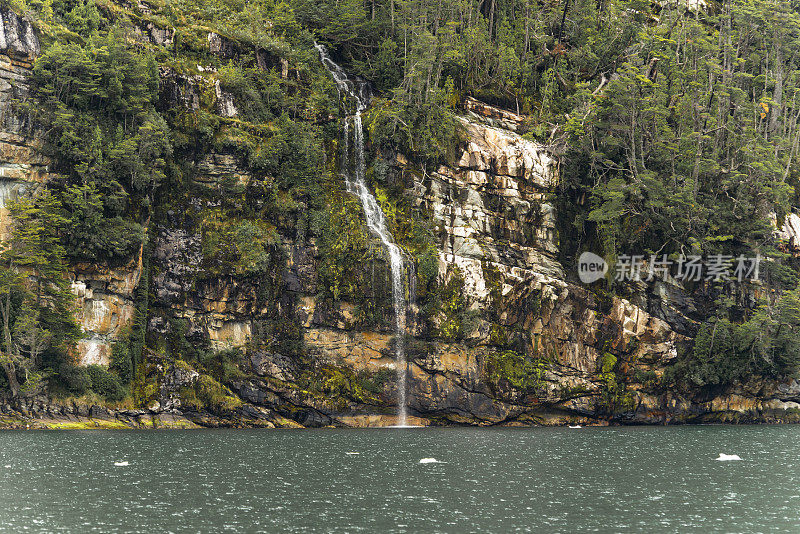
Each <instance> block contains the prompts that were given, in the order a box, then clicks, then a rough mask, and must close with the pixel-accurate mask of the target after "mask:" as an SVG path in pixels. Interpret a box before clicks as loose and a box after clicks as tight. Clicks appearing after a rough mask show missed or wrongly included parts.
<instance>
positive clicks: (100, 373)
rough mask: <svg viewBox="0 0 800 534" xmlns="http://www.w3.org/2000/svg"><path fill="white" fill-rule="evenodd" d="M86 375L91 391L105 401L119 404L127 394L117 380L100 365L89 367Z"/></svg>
mask: <svg viewBox="0 0 800 534" xmlns="http://www.w3.org/2000/svg"><path fill="white" fill-rule="evenodd" d="M86 373H87V375H88V377H89V379H90V381H91V384H92V385H91V389H92V391H95V392H96V393H98V394H99V395H102V396H103V397H104V398H105V399H106V400H107V401H110V402H119V401H121V400H122V399H124V398H125V395H126V394H127V392H126V390H125V388H124V387H123V385H122V383H121V382H120V380H119V378H118V377H117V376H116V375H115V374H113V373H110V372H109V371H108V370H107V369H106V368H105V367H103V366H101V365H89V366H87V367H86Z"/></svg>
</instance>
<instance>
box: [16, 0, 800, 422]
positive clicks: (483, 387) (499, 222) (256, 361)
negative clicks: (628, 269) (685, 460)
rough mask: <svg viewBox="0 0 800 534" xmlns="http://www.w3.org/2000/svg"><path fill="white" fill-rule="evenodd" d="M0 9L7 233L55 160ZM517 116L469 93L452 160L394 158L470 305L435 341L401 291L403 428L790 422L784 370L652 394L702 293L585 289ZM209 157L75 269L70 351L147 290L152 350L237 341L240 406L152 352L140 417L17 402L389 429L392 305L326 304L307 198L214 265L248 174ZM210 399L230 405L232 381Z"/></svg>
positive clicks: (30, 42) (217, 91) (94, 343)
mask: <svg viewBox="0 0 800 534" xmlns="http://www.w3.org/2000/svg"><path fill="white" fill-rule="evenodd" d="M700 4H702V2H699V3H698V5H700ZM0 19H1V22H2V24H0V238H2V237H5V236H7V235H8V232H9V221H8V212H7V209H6V204H7V202H8V201H9V200H11V199H13V198H15V197H16V196H17V195H19V194H22V193H24V192H26V191H31V190H33V189H34V188H36V187H37V186H38V185H39V184H40V183H42V182H44V181H46V180H47V179H48V178H49V175H48V163H49V162H48V161H47V160H46V158H44V157H42V155H41V150H40V143H39V141H38V140H37V135H36V132H34V131H31V128H30V125H29V124H27V122H26V120H25V117H20V116H18V114H15V113H14V111H13V109H12V107H11V102H12V100H14V99H24V98H25V97H26V95H27V86H26V84H27V79H28V77H29V75H30V69H31V64H32V61H33V60H34V59H35V58H36V56H37V54H38V53H39V43H38V40H37V38H36V35H35V34H34V32H33V30H32V28H31V25H30V24H29V23H28V22H27V21H25V20H24V19H22V18H20V17H18V16H17V15H14V14H13V13H11V12H10V11H7V10H2V9H0ZM135 34H136V35H137V36H138V38H140V40H142V41H146V42H148V43H151V44H155V45H159V46H170V44H171V43H172V41H173V39H174V32H172V31H168V30H166V29H163V28H158V27H156V26H153V25H152V24H150V25H148V26H146V27H141V28H138V29H137V31H136V32H135ZM208 46H209V50H210V52H211V53H213V54H214V55H215V56H217V57H218V58H220V59H231V58H236V57H238V56H239V55H240V54H242V50H239V48H237V45H236V43H234V42H233V41H230V40H228V39H227V38H225V37H223V36H220V35H218V34H214V33H211V34H208ZM255 56H256V59H257V64H258V65H259V67H260V68H263V69H267V68H278V69H280V73H281V76H282V77H283V78H288V77H292V78H294V77H296V76H299V73H297V72H296V71H293V70H291V69H290V67H289V63H288V62H287V61H286V60H277V59H276V58H275V57H272V56H271V55H270V54H269V53H268V52H267V51H265V50H261V49H258V50H255ZM191 72H193V74H191V75H190V74H178V73H177V72H175V71H174V70H173V69H171V68H162V70H161V80H160V81H161V90H160V94H161V98H160V106H161V107H162V108H169V107H174V106H181V107H182V108H184V109H185V110H187V111H188V112H192V111H193V110H197V109H198V108H200V107H201V101H203V99H204V98H206V97H209V98H212V103H213V106H214V107H215V109H216V112H217V114H218V115H220V116H221V117H226V118H232V117H236V116H237V113H238V110H237V106H236V102H235V101H234V98H233V96H232V95H231V94H229V93H227V92H225V91H224V90H223V88H222V87H221V86H220V83H219V81H210V79H209V78H208V77H205V76H203V75H199V74H196V72H201V73H208V72H212V73H213V72H214V71H213V69H212V68H209V67H201V66H199V65H198V66H197V71H191ZM290 73H291V74H290ZM211 95H213V97H212V96H211ZM239 109H245V108H244V107H241V106H240V107H239ZM525 122H526V121H525V118H524V117H521V116H519V115H517V114H514V113H512V112H509V111H506V110H500V109H497V108H493V107H491V106H488V105H486V104H483V103H481V102H479V101H477V100H474V99H469V100H467V101H466V102H465V104H464V115H463V116H462V117H461V118H459V123H460V140H459V142H458V146H456V147H453V148H454V150H453V153H454V155H453V156H452V158H451V160H450V161H449V162H448V163H447V164H442V165H440V166H439V167H438V168H436V169H422V168H420V166H419V165H418V164H417V163H416V162H413V161H410V160H409V158H408V157H406V156H404V155H402V154H393V155H391V157H389V158H387V160H388V161H389V166H390V170H389V171H388V175H389V176H391V177H392V179H393V180H395V182H396V183H399V184H403V185H404V186H405V196H406V197H407V200H408V201H409V204H410V205H411V206H412V207H413V208H414V209H416V210H417V212H418V213H419V214H420V215H421V216H424V218H425V219H426V220H427V221H430V222H431V230H432V232H433V235H434V240H435V244H436V249H437V259H438V279H439V281H440V282H441V284H442V285H444V284H446V283H449V282H450V281H453V280H463V286H460V287H458V288H457V293H458V296H459V297H460V298H462V300H463V302H464V308H465V309H463V310H460V311H459V313H460V314H461V315H460V316H459V318H458V321H459V322H460V323H459V335H452V336H451V335H445V334H442V331H444V328H443V325H444V324H445V322H446V321H450V320H451V319H452V318H448V316H447V314H446V313H445V312H438V313H434V312H430V315H429V316H428V315H426V313H429V311H424V310H421V309H420V306H419V305H417V304H418V303H415V302H412V303H411V306H410V310H411V311H410V314H409V321H408V324H409V331H408V334H409V336H408V339H407V340H406V343H405V345H406V352H407V356H408V360H409V372H410V377H409V384H408V385H409V391H408V399H409V409H410V412H411V413H410V418H409V422H411V423H415V424H471V425H494V424H507V425H524V424H564V423H567V422H580V423H583V424H609V423H669V422H695V421H734V422H749V421H797V420H800V415H799V414H800V384H798V382H797V381H786V382H784V383H773V382H754V383H749V384H744V385H741V386H737V387H736V388H735V389H733V390H730V391H725V392H719V393H717V394H713V395H689V394H687V396H686V397H684V396H682V395H681V394H679V393H677V392H675V391H669V390H665V389H664V388H662V387H660V385H659V384H660V380H661V378H662V376H663V375H664V373H665V370H666V369H667V368H668V367H669V365H670V364H671V363H673V362H674V361H675V359H676V358H677V357H678V354H679V353H680V351H682V350H685V348H686V347H687V346H689V343H690V341H691V338H690V336H691V335H693V333H694V332H695V331H696V327H697V320H698V313H697V310H696V308H697V305H696V304H695V303H694V302H693V300H692V299H691V298H690V296H689V295H686V294H685V293H684V292H683V291H682V289H681V288H680V287H679V286H677V285H670V284H666V283H656V284H654V285H651V286H645V285H644V284H642V285H641V287H639V288H638V289H637V290H636V291H634V292H632V294H630V296H629V297H627V298H620V297H613V296H607V295H605V294H604V293H603V292H602V291H597V290H593V289H592V288H591V287H587V286H583V285H580V284H578V283H577V282H575V277H574V276H571V274H570V273H567V272H565V271H564V268H563V266H562V265H561V263H560V262H559V261H558V253H559V240H558V233H557V213H556V208H555V206H556V205H557V202H556V200H557V195H558V185H559V176H558V162H557V160H556V158H555V157H554V156H552V155H551V154H549V153H548V151H547V150H546V149H545V147H543V146H541V145H539V144H537V143H534V142H532V141H529V140H526V139H525V138H523V137H522V136H521V135H520V132H522V131H523V130H524V128H525ZM218 150H219V151H217V152H213V151H212V152H205V153H200V152H198V153H195V152H190V153H187V154H186V155H185V160H186V161H185V162H183V163H185V164H186V165H185V169H184V170H185V171H186V175H187V176H188V179H187V182H190V187H187V192H189V193H192V194H187V197H188V199H187V200H186V205H185V212H184V213H176V212H175V211H172V210H170V211H168V212H166V213H158V214H157V216H156V217H154V219H155V220H154V221H153V222H152V223H150V224H151V226H150V228H149V232H148V233H149V235H150V236H152V242H151V243H149V246H148V247H147V248H144V247H143V248H142V250H140V252H139V254H138V255H136V257H135V258H133V259H132V260H131V261H130V262H129V263H128V264H127V265H121V266H115V267H113V268H112V267H109V266H103V265H97V264H79V265H73V266H72V268H71V272H70V279H71V282H72V290H73V292H74V294H75V296H76V302H77V314H76V315H77V319H78V321H79V323H80V325H81V328H82V330H83V333H84V338H83V339H82V340H80V341H79V343H78V347H77V352H78V354H77V359H78V361H79V362H80V363H82V364H84V365H89V364H101V365H108V364H109V361H110V356H111V352H112V347H113V345H114V343H115V342H116V341H118V340H120V339H122V338H123V337H124V336H125V334H126V331H127V329H128V328H129V327H130V326H131V325H132V324H133V321H134V319H135V314H136V298H135V295H137V292H138V291H139V290H140V289H147V290H148V291H147V294H148V295H149V298H150V299H151V301H150V309H149V314H148V324H147V331H148V332H147V333H148V338H149V339H150V341H152V343H151V345H150V346H151V347H152V346H155V347H158V346H159V343H163V342H164V340H165V339H167V338H168V337H170V335H171V334H175V333H176V329H179V328H185V332H180V334H181V335H184V336H185V339H186V340H188V341H189V342H190V344H196V345H197V346H203V347H210V349H211V350H216V351H221V350H225V349H240V350H241V354H240V356H241V359H240V361H237V362H236V363H237V364H238V372H237V373H233V374H231V375H230V377H229V378H228V379H227V382H226V383H225V384H224V385H218V386H219V388H220V390H219V391H223V390H222V388H223V387H224V388H230V390H232V391H233V393H235V394H236V395H237V396H238V398H239V399H241V401H244V404H242V403H241V402H239V403H238V404H237V403H235V408H232V409H231V410H229V411H228V413H226V415H225V416H224V417H221V418H220V417H212V416H209V414H205V413H190V414H185V413H182V412H181V410H188V408H187V407H186V405H185V404H183V403H182V397H181V395H182V393H181V392H182V391H184V392H185V390H187V389H191V388H195V386H198V385H202V378H203V375H202V374H201V373H200V371H202V369H199V370H196V369H194V368H192V367H190V366H188V365H186V363H185V362H180V363H178V362H174V361H173V362H168V361H166V360H164V359H163V358H162V357H161V356H158V358H162V359H158V361H157V363H155V364H153V367H154V368H155V369H156V371H157V372H154V374H157V375H158V379H157V380H156V382H154V384H155V385H156V386H157V387H156V388H154V393H153V394H152V398H151V399H149V400H148V402H149V404H147V405H146V407H147V408H148V410H138V411H135V412H134V411H131V412H129V413H128V412H114V413H112V412H109V411H108V410H105V411H103V410H104V409H102V408H100V407H91V408H89V407H84V406H68V407H63V406H62V407H55V408H53V409H52V410H51V409H50V408H48V407H46V406H44V405H43V404H42V403H40V402H39V401H38V400H37V401H35V402H34V401H31V402H32V404H31V405H30V406H28V407H27V408H25V409H26V410H28V411H29V412H30V413H42V414H45V415H46V416H47V417H57V416H63V417H65V418H71V417H75V418H84V419H87V418H88V419H103V420H114V421H119V422H122V424H124V425H126V426H150V425H151V424H152V425H154V426H158V425H157V423H156V419H159V421H165V420H167V419H169V420H171V421H173V422H175V424H176V425H178V426H180V425H183V424H186V425H189V426H193V425H202V426H217V425H220V424H235V425H256V426H296V425H298V424H300V425H304V426H325V425H341V426H381V425H386V424H392V423H394V422H395V421H394V413H395V410H396V406H395V403H396V400H395V399H396V398H397V392H396V385H395V376H396V368H395V359H394V346H395V345H394V344H395V343H396V342H397V340H396V339H394V336H393V335H392V333H391V332H392V329H391V328H390V327H389V326H388V324H389V323H390V319H387V318H386V317H381V316H382V315H386V313H388V312H385V311H384V310H383V309H382V306H383V305H384V304H385V303H381V302H378V303H377V304H376V308H378V311H377V312H375V315H376V316H378V319H373V320H372V322H370V321H367V320H365V319H364V315H365V312H364V310H363V309H359V306H358V305H356V304H354V303H352V302H343V301H338V300H337V301H331V300H330V299H327V300H326V299H325V298H323V297H322V294H323V290H324V288H323V287H321V283H320V280H321V279H322V276H321V274H320V272H321V268H320V264H321V256H320V254H321V253H320V248H319V246H318V243H317V239H316V237H314V236H313V235H311V234H313V232H311V231H309V229H308V226H309V223H308V220H307V219H304V217H306V214H304V213H303V210H304V209H305V208H306V207H305V206H300V207H296V206H294V203H293V201H292V202H290V201H287V202H286V205H287V206H289V207H287V208H286V209H285V210H282V212H281V213H279V214H276V215H274V216H273V219H274V220H273V219H270V220H268V221H262V222H265V223H267V224H270V225H272V226H274V228H273V230H274V231H275V233H276V235H278V236H279V239H277V240H276V242H278V243H279V244H277V245H275V246H274V247H273V249H274V250H271V252H270V255H269V258H268V261H269V266H270V268H269V269H268V270H267V271H266V272H267V273H268V274H260V275H258V276H254V275H252V274H251V275H242V273H237V272H234V271H233V270H230V269H227V270H226V268H224V267H220V266H218V265H217V266H209V264H208V263H209V261H210V260H209V254H208V250H207V244H206V243H204V241H203V240H204V230H203V228H202V227H201V225H202V224H201V223H200V222H198V221H202V220H203V218H202V216H201V215H202V214H207V213H216V212H215V211H214V210H218V209H220V206H221V204H222V200H221V199H220V198H219V195H221V194H227V193H226V191H232V190H234V189H233V188H237V187H238V188H246V187H249V186H251V185H252V183H253V181H254V176H253V172H251V171H250V170H248V169H247V168H246V163H245V162H244V161H242V157H241V155H239V154H236V153H233V152H230V153H228V152H225V149H218ZM266 181H268V180H266ZM198 192H200V193H198ZM194 193H198V194H196V195H193V194H194ZM220 213H221V212H220ZM781 232H782V234H781V236H782V237H783V238H784V239H785V240H786V241H787V242H788V243H789V247H790V248H791V251H792V252H797V250H799V249H798V247H800V245H798V242H799V241H798V240H800V237H799V236H800V218H798V217H797V216H796V215H791V216H790V217H789V218H788V219H787V222H786V224H785V225H784V226H783V227H782V229H781ZM376 263H378V264H380V261H378V262H376ZM363 267H364V268H365V269H366V268H367V267H366V266H363ZM373 267H374V265H373ZM148 272H149V273H150V275H149V276H148V275H147V274H148ZM385 278H386V277H385V268H384V269H383V274H381V269H380V267H379V268H378V269H377V274H375V273H373V276H372V284H371V288H370V290H371V291H372V293H373V294H374V295H377V296H378V297H377V298H376V300H379V299H380V295H384V296H386V295H389V294H390V287H389V285H388V282H387V280H385ZM459 283H461V282H459ZM145 284H147V285H145ZM409 285H410V286H411V284H409ZM411 289H412V287H409V294H410V296H411V297H412V300H413V291H411ZM385 298H386V297H384V300H385ZM748 298H749V297H748ZM385 307H386V310H388V309H390V306H385ZM423 316H424V317H423ZM154 352H155V351H154ZM231 377H232V378H231ZM205 378H208V377H205ZM215 387H216V386H215ZM219 391H217V393H218V394H219V395H221V396H222V397H226V398H227V397H228V394H229V393H230V391H228V390H224V391H223V393H224V394H221V393H219ZM206 393H208V392H206ZM208 395H209V396H211V393H208ZM239 399H235V400H236V401H237V402H238V400H239ZM2 410H5V407H0V413H1V412H2ZM54 410H55V411H54ZM5 411H6V412H8V410H5ZM93 411H94V412H97V413H93ZM59 414H60V415H59ZM24 415H25V414H23V416H24ZM170 418H171V419H170Z"/></svg>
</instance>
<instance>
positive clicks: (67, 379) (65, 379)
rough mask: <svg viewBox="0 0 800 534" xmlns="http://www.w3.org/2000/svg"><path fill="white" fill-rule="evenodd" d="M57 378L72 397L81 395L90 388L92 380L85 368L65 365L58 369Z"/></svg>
mask: <svg viewBox="0 0 800 534" xmlns="http://www.w3.org/2000/svg"><path fill="white" fill-rule="evenodd" d="M58 377H59V378H60V379H61V382H62V383H63V384H64V387H66V388H67V391H69V392H70V393H72V394H73V395H83V394H84V393H86V391H87V390H89V389H91V387H92V379H91V377H90V376H89V372H88V371H87V369H86V368H85V367H79V366H77V365H72V364H68V363H65V364H63V365H62V366H61V368H60V369H59V372H58Z"/></svg>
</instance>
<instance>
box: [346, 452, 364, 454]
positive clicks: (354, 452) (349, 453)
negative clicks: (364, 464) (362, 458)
mask: <svg viewBox="0 0 800 534" xmlns="http://www.w3.org/2000/svg"><path fill="white" fill-rule="evenodd" d="M345 454H361V453H360V452H346V453H345Z"/></svg>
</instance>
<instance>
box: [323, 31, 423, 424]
mask: <svg viewBox="0 0 800 534" xmlns="http://www.w3.org/2000/svg"><path fill="white" fill-rule="evenodd" d="M314 46H315V47H316V49H317V50H318V51H319V56H320V59H321V60H322V64H323V65H324V66H325V68H326V69H328V72H330V73H331V76H332V77H333V79H334V81H335V82H336V85H337V86H338V87H339V91H344V92H345V93H347V94H348V95H350V96H351V97H352V98H353V99H354V100H355V102H356V111H355V113H354V114H353V115H352V117H347V118H346V119H345V121H344V143H343V147H344V155H343V160H342V161H343V164H342V174H343V175H344V178H345V183H346V185H347V191H348V192H349V193H351V194H353V195H356V196H357V197H358V198H359V199H360V200H361V206H362V207H363V208H364V215H365V216H366V220H367V228H369V230H370V231H371V232H372V233H373V234H375V235H376V236H378V238H379V239H380V240H381V243H383V246H384V247H385V248H386V250H387V252H388V253H389V263H390V265H391V271H392V302H393V304H394V316H395V330H396V334H397V335H396V339H395V360H396V365H397V392H398V393H397V395H398V399H397V426H406V412H407V409H406V404H407V402H406V376H407V374H408V369H407V367H408V365H407V362H406V356H405V350H404V347H403V341H404V339H403V338H404V336H405V332H406V299H405V292H404V288H403V254H402V252H401V251H400V247H398V246H397V245H395V243H394V240H393V239H392V234H391V233H390V232H389V229H388V228H386V218H385V217H384V215H383V211H382V210H381V207H380V205H378V201H377V200H375V197H374V196H373V195H372V193H370V192H369V189H367V184H366V182H365V180H364V173H365V161H364V129H363V128H362V126H361V112H362V111H364V109H365V108H366V100H367V98H366V97H365V91H366V90H367V86H366V84H365V83H363V82H354V81H353V80H351V79H350V78H349V77H348V76H347V74H346V73H345V72H344V70H342V68H341V67H340V66H339V65H337V64H336V63H335V62H334V61H333V60H332V59H331V58H330V56H328V51H327V50H326V49H325V47H324V46H322V45H321V44H317V43H314ZM351 119H352V122H353V133H354V136H353V137H354V143H353V149H354V151H355V165H354V166H353V167H354V168H353V169H352V170H351V169H350V168H349V167H350V165H349V161H350V150H349V122H350V120H351Z"/></svg>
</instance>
